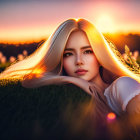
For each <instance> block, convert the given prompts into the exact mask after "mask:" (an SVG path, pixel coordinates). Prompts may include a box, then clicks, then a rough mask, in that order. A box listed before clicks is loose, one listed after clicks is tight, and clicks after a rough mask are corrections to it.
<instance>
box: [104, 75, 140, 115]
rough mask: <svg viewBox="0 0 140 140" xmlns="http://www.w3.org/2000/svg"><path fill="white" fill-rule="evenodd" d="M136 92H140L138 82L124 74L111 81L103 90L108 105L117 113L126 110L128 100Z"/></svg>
mask: <svg viewBox="0 0 140 140" xmlns="http://www.w3.org/2000/svg"><path fill="white" fill-rule="evenodd" d="M138 94H140V83H138V82H137V81H136V80H134V79H132V78H131V77H126V76H123V77H119V78H118V79H116V80H115V81H113V83H112V84H111V85H110V86H109V87H107V88H106V89H105V91H104V95H105V97H106V98H107V102H108V105H109V106H110V108H111V109H112V110H113V111H114V112H115V113H116V114H118V115H121V114H122V113H124V112H125V111H126V106H127V104H128V102H129V101H130V100H131V99H132V98H134V97H135V96H136V95H138Z"/></svg>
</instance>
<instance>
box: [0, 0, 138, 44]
mask: <svg viewBox="0 0 140 140" xmlns="http://www.w3.org/2000/svg"><path fill="white" fill-rule="evenodd" d="M139 6H140V2H138V1H135V0H134V1H133V2H130V1H128V2H123V1H111V0H109V1H108V0H105V1H102V0H95V1H88V0H87V1H83V0H78V1H69V0H66V1H59V2H58V1H51V2H50V1H32V0H28V1H21V0H19V2H15V1H13V0H11V1H10V0H6V1H5V2H3V3H1V2H0V19H1V22H0V32H1V33H0V42H5V43H22V42H31V41H38V40H41V39H44V38H47V37H48V36H49V35H50V34H51V33H52V32H53V31H54V30H55V29H56V28H57V27H58V26H59V25H60V23H62V22H63V21H65V20H67V19H69V18H75V19H77V20H78V18H85V19H87V20H89V21H90V22H92V23H93V24H95V25H96V26H97V28H98V29H99V30H100V31H101V32H103V33H115V32H122V33H130V32H131V33H140V26H139V25H140V16H139V15H138V13H140V8H139ZM58 11H59V12H58Z"/></svg>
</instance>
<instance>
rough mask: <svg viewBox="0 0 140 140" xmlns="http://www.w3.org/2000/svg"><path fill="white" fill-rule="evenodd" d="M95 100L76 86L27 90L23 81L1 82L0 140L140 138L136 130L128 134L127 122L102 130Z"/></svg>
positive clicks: (56, 86)
mask: <svg viewBox="0 0 140 140" xmlns="http://www.w3.org/2000/svg"><path fill="white" fill-rule="evenodd" d="M5 66H6V65H5ZM5 66H3V67H2V69H4V68H5ZM3 83H5V84H3ZM91 101H92V98H91V96H89V95H88V94H87V93H85V92H84V91H83V90H82V89H80V88H78V87H76V86H74V85H72V84H67V85H50V86H43V87H40V88H34V89H27V88H24V87H22V86H21V83H20V82H15V81H6V80H5V81H0V140H5V139H8V140H28V139H29V140H53V139H55V140H63V139H64V140H65V139H67V140H73V139H76V140H79V139H80V140H93V139H106V140H109V139H114V140H115V139H116V140H117V139H118V138H119V139H125V138H126V139H127V138H128V137H129V139H134V138H135V139H137V138H138V139H139V136H138V135H137V134H135V133H136V132H135V131H133V133H134V136H133V137H132V135H131V133H127V132H129V131H130V130H128V127H127V125H126V124H127V123H125V125H124V124H122V123H121V124H119V123H118V122H117V123H116V122H113V123H112V124H108V125H107V126H103V127H102V123H103V122H102V120H100V121H97V122H95V121H93V118H92V117H91V116H90V115H91V114H90V112H92V110H93V109H94V106H90V103H91ZM93 105H94V104H93ZM120 120H121V119H120ZM116 121H119V118H118V119H117V120H116ZM121 122H122V121H121ZM110 128H111V131H110ZM118 128H119V129H118ZM123 130H125V132H124V131H123ZM127 130H128V131H127ZM118 131H119V132H118ZM120 133H121V135H120ZM122 133H123V134H122ZM122 135H123V136H122Z"/></svg>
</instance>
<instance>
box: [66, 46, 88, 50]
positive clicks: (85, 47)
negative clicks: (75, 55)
mask: <svg viewBox="0 0 140 140" xmlns="http://www.w3.org/2000/svg"><path fill="white" fill-rule="evenodd" d="M88 48H91V46H83V47H82V48H80V49H81V50H83V49H88ZM73 50H75V49H74V48H66V49H65V51H73Z"/></svg>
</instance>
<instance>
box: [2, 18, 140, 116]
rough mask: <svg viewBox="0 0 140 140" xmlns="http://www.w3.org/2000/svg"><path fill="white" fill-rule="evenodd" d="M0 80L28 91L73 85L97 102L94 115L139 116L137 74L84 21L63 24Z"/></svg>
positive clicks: (111, 45) (8, 70)
mask: <svg viewBox="0 0 140 140" xmlns="http://www.w3.org/2000/svg"><path fill="white" fill-rule="evenodd" d="M0 78H1V79H6V78H8V79H10V78H16V79H20V80H21V82H22V85H23V86H24V87H27V88H36V87H40V86H45V85H51V84H67V83H72V84H74V85H76V86H79V87H80V88H82V89H83V90H84V91H85V92H87V93H88V94H90V95H91V96H92V97H93V98H94V99H95V101H96V102H97V112H98V114H100V115H101V116H106V115H107V113H109V112H110V111H113V112H115V113H116V114H117V115H119V116H120V115H121V114H123V113H125V112H128V113H129V114H135V113H140V111H139V106H140V103H139V102H140V95H139V94H140V83H139V82H140V73H136V72H134V71H133V70H132V69H130V68H129V67H128V66H127V65H125V63H124V61H123V59H122V58H121V56H120V55H119V53H118V52H117V50H116V48H114V46H113V44H112V43H111V42H109V41H108V40H107V39H105V37H104V36H103V35H102V34H101V33H100V32H99V31H98V30H97V29H96V27H95V26H94V25H93V24H91V23H90V22H89V21H87V20H85V19H78V20H75V19H68V20H66V21H64V22H63V23H62V24H61V25H60V26H59V27H58V28H57V29H56V31H55V32H54V33H53V34H52V35H51V36H50V37H49V39H48V40H47V41H46V42H45V43H44V44H43V45H41V46H40V47H39V48H38V49H37V50H36V51H35V52H34V53H33V54H32V55H30V56H29V57H27V58H25V59H24V60H22V61H19V62H17V63H15V64H13V65H11V66H10V67H9V68H7V69H6V70H5V71H4V72H3V73H1V75H0Z"/></svg>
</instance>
